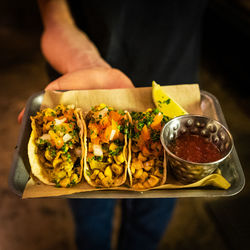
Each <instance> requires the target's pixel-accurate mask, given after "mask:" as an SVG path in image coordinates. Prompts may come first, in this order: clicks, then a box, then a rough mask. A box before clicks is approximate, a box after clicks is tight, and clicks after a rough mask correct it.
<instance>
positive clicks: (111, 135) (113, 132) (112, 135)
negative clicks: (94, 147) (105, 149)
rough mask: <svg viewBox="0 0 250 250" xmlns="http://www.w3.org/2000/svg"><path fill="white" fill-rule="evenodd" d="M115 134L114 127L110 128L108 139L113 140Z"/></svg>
mask: <svg viewBox="0 0 250 250" xmlns="http://www.w3.org/2000/svg"><path fill="white" fill-rule="evenodd" d="M115 134H116V130H115V129H112V130H111V133H110V137H109V140H110V141H112V140H113V138H114V136H115Z"/></svg>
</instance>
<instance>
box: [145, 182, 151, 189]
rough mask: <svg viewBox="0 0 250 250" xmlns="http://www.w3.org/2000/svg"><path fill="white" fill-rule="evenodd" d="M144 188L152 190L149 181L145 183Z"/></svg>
mask: <svg viewBox="0 0 250 250" xmlns="http://www.w3.org/2000/svg"><path fill="white" fill-rule="evenodd" d="M143 186H144V188H151V186H150V184H149V182H148V180H147V181H145V182H144V183H143Z"/></svg>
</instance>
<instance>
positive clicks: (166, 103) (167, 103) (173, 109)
mask: <svg viewBox="0 0 250 250" xmlns="http://www.w3.org/2000/svg"><path fill="white" fill-rule="evenodd" d="M152 97H153V101H154V104H155V106H156V107H157V109H159V110H160V111H161V112H162V113H163V114H164V115H166V116H168V117H169V118H170V119H173V118H174V117H176V116H180V115H185V114H188V112H187V111H186V110H184V109H183V108H182V107H181V106H180V105H179V104H178V103H177V102H176V101H174V100H173V98H171V97H170V96H168V95H167V94H166V93H165V92H164V90H163V89H162V88H161V86H160V85H159V84H157V83H156V82H155V81H153V82H152Z"/></svg>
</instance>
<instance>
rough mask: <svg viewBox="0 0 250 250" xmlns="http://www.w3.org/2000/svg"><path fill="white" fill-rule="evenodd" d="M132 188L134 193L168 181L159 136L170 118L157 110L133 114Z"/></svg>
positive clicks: (130, 168) (130, 170) (130, 171)
mask: <svg viewBox="0 0 250 250" xmlns="http://www.w3.org/2000/svg"><path fill="white" fill-rule="evenodd" d="M130 115H131V123H132V126H131V127H132V128H131V139H132V143H131V149H130V152H131V163H130V167H129V174H130V184H131V186H132V187H133V188H135V189H148V188H152V187H155V186H158V185H161V184H163V183H164V182H165V180H166V159H165V152H164V150H163V147H162V145H161V142H160V133H161V129H162V127H163V126H164V124H165V123H166V122H167V121H168V117H166V116H165V115H163V114H162V113H161V112H159V110H158V109H155V110H152V109H148V110H147V111H146V112H131V113H130Z"/></svg>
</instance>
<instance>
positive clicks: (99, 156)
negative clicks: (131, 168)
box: [84, 104, 129, 188]
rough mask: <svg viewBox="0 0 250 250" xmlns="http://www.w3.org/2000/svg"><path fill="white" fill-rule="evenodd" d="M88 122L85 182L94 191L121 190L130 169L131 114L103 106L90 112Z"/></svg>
mask: <svg viewBox="0 0 250 250" xmlns="http://www.w3.org/2000/svg"><path fill="white" fill-rule="evenodd" d="M85 121H86V127H87V140H86V141H87V144H86V149H87V150H86V154H85V160H84V177H85V179H86V180H87V182H88V183H89V184H90V185H91V186H93V187H102V188H110V187H118V186H121V185H122V184H124V182H125V181H126V178H127V168H128V133H129V118H128V113H127V112H126V111H118V110H115V109H114V108H112V107H108V106H107V105H105V104H100V105H99V106H96V107H94V108H92V110H91V111H89V113H88V114H87V116H86V118H85Z"/></svg>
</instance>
